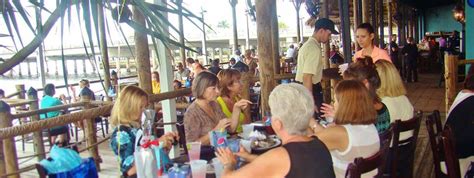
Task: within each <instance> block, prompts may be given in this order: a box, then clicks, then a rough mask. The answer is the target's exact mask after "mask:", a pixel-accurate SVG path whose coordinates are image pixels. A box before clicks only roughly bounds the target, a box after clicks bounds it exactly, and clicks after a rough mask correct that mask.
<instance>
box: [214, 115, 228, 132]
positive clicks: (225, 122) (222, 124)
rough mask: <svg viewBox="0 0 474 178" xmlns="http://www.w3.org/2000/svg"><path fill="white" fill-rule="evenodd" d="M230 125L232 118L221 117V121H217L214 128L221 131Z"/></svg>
mask: <svg viewBox="0 0 474 178" xmlns="http://www.w3.org/2000/svg"><path fill="white" fill-rule="evenodd" d="M229 126H230V119H228V118H225V119H221V120H220V121H219V123H217V125H216V127H214V129H213V130H216V131H221V130H224V129H225V128H227V127H229Z"/></svg>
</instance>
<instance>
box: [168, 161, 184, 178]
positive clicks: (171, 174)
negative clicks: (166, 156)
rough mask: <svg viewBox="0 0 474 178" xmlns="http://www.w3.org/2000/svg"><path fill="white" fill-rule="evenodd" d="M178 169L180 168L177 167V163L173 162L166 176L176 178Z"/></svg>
mask: <svg viewBox="0 0 474 178" xmlns="http://www.w3.org/2000/svg"><path fill="white" fill-rule="evenodd" d="M180 171H181V170H180V169H179V166H178V163H174V164H173V167H171V168H170V169H169V170H168V177H169V178H178V177H179V173H180Z"/></svg>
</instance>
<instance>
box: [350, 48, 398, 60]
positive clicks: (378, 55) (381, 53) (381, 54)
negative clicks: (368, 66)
mask: <svg viewBox="0 0 474 178" xmlns="http://www.w3.org/2000/svg"><path fill="white" fill-rule="evenodd" d="M363 51H364V49H362V50H359V51H357V52H356V53H355V55H354V58H352V61H354V62H355V60H356V59H357V58H361V57H363V56H362V54H363ZM370 57H372V60H373V62H374V63H375V62H377V61H378V60H380V59H384V60H387V61H389V62H392V60H390V56H389V55H388V52H387V51H386V50H384V49H380V48H378V47H377V46H374V49H373V50H372V54H371V55H370Z"/></svg>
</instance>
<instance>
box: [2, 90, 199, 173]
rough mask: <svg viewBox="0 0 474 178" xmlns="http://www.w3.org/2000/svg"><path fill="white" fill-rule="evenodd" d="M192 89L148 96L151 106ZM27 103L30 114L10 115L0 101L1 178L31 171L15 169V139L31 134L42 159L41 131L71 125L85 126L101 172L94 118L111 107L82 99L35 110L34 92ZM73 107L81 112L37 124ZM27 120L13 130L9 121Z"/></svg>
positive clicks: (189, 91) (39, 158) (88, 144)
mask: <svg viewBox="0 0 474 178" xmlns="http://www.w3.org/2000/svg"><path fill="white" fill-rule="evenodd" d="M190 93H191V89H182V90H177V91H172V92H165V93H161V94H156V95H150V97H149V98H150V102H159V101H162V100H166V99H173V98H175V97H179V96H185V95H189V94H190ZM28 95H29V97H28V98H29V100H26V101H25V102H22V104H28V105H29V107H30V111H28V112H23V113H18V114H12V113H11V106H10V105H8V104H7V103H5V102H4V101H0V177H6V176H10V177H19V174H20V173H22V172H26V171H30V170H32V169H34V166H28V167H25V168H21V169H19V168H18V157H17V154H16V153H17V152H16V145H15V141H14V139H13V138H14V137H15V136H20V135H25V134H29V133H34V135H33V142H34V148H35V152H36V154H35V156H36V157H37V158H38V161H39V160H42V159H44V158H45V154H46V153H45V151H44V143H43V136H42V131H43V130H44V129H51V128H53V127H57V126H63V125H67V124H71V123H74V122H85V123H86V124H85V134H86V135H85V138H86V143H87V146H88V147H87V148H85V149H83V151H85V150H89V154H90V155H91V156H92V157H93V158H94V160H95V162H96V165H97V169H98V170H100V162H101V159H100V156H99V152H98V151H99V150H98V144H99V143H101V142H104V141H105V140H107V139H108V138H105V139H103V140H101V141H97V135H96V128H95V123H94V118H96V117H100V116H107V115H110V112H111V110H112V107H113V103H110V102H105V103H106V104H105V105H104V103H98V102H93V101H90V100H89V99H88V98H83V99H82V100H81V102H77V103H72V104H66V105H61V106H56V107H51V108H47V109H38V97H37V92H36V91H30V92H29V94H28ZM98 104H101V105H102V106H98V107H94V105H98ZM74 107H83V108H84V109H83V110H82V111H79V112H75V113H70V114H64V115H60V116H58V117H54V118H49V119H47V120H39V115H40V114H44V113H47V112H51V111H61V110H68V109H70V108H74ZM24 117H30V118H31V119H32V122H29V123H26V124H23V125H18V126H12V120H13V119H16V118H24Z"/></svg>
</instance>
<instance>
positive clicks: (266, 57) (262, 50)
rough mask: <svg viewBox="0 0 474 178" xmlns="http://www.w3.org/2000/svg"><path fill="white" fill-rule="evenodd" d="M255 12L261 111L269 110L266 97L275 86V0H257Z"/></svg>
mask: <svg viewBox="0 0 474 178" xmlns="http://www.w3.org/2000/svg"><path fill="white" fill-rule="evenodd" d="M255 7H256V9H257V10H256V12H257V33H258V34H260V35H258V37H257V38H258V39H257V42H258V48H257V49H258V55H259V60H258V63H259V66H260V83H261V85H262V89H261V101H262V104H261V109H262V112H263V113H265V112H266V111H270V107H269V106H268V97H269V96H270V92H271V91H272V90H273V88H274V87H275V85H276V83H275V80H274V78H275V71H274V70H275V67H274V61H276V59H274V55H273V52H274V51H273V46H272V40H273V39H274V38H273V35H274V33H269V32H271V31H272V22H271V21H272V20H277V16H276V13H275V12H276V1H275V0H259V1H256V2H255Z"/></svg>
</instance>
